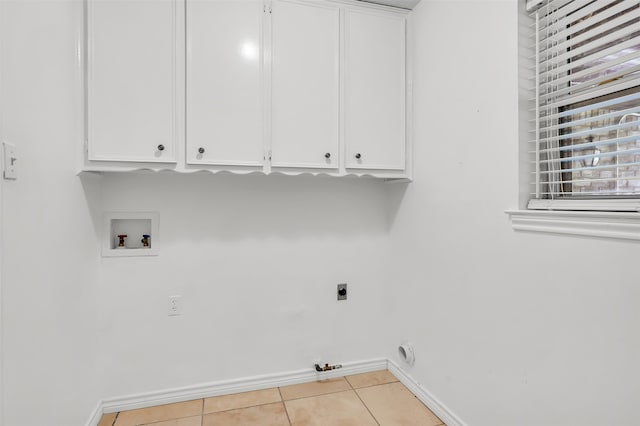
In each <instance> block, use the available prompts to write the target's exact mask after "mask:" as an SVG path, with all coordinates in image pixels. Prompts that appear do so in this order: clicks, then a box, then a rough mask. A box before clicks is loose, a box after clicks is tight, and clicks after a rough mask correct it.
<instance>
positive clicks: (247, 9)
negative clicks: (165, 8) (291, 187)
mask: <svg viewBox="0 0 640 426" xmlns="http://www.w3.org/2000/svg"><path fill="white" fill-rule="evenodd" d="M262 8H263V6H262V1H261V0H187V155H186V158H187V162H188V163H191V164H230V165H247V166H259V165H262V164H263V157H264V146H263V104H264V101H263V99H264V98H263V90H262V16H263V9H262Z"/></svg>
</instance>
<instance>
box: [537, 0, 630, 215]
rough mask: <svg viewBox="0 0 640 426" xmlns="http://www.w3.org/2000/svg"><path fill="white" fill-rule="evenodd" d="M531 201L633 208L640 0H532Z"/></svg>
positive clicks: (546, 205) (544, 205)
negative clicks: (534, 0) (533, 50)
mask: <svg viewBox="0 0 640 426" xmlns="http://www.w3.org/2000/svg"><path fill="white" fill-rule="evenodd" d="M527 9H528V10H529V11H530V13H531V20H532V21H531V23H532V26H531V27H530V28H531V34H532V35H533V38H532V41H531V46H535V60H534V69H532V73H531V74H532V76H533V78H532V83H533V89H534V90H535V96H534V99H533V105H532V111H533V112H534V118H533V120H532V122H531V123H532V125H531V135H532V136H533V137H531V141H530V143H529V149H528V151H529V153H530V160H531V166H532V170H533V173H532V177H533V178H532V181H531V199H530V201H529V208H530V209H551V210H605V211H639V209H640V5H639V3H638V1H637V0H591V1H589V0H544V1H541V2H540V1H538V2H529V3H528V4H527Z"/></svg>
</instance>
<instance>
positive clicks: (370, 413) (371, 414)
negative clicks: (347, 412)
mask: <svg viewBox="0 0 640 426" xmlns="http://www.w3.org/2000/svg"><path fill="white" fill-rule="evenodd" d="M344 379H345V380H346V381H347V383H349V386H351V390H352V391H353V393H355V394H356V397H357V398H358V399H359V400H360V402H361V403H362V405H363V406H364V408H365V409H366V410H367V412H368V413H369V415H370V416H371V418H372V419H373V421H374V422H376V424H377V425H378V426H380V422H379V421H378V419H376V416H374V415H373V413H372V412H371V410H369V407H367V404H365V403H364V401H363V400H362V398H360V395H359V394H358V391H357V390H356V388H354V387H353V385H352V384H351V382H350V381H349V378H348V377H347V376H345V377H344Z"/></svg>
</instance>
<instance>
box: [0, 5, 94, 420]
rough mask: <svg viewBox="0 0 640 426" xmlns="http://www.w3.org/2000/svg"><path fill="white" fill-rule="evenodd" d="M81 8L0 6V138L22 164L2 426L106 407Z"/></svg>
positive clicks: (9, 261)
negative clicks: (86, 159) (87, 179)
mask: <svg viewBox="0 0 640 426" xmlns="http://www.w3.org/2000/svg"><path fill="white" fill-rule="evenodd" d="M80 5H81V2H78V1H63V0H59V1H58V0H47V1H32V0H15V1H10V0H2V1H0V19H1V21H0V39H2V51H1V52H0V53H1V55H2V71H1V73H2V80H1V82H0V84H1V85H0V100H1V102H0V104H1V107H2V112H1V114H0V115H1V116H2V123H0V127H2V129H3V137H4V140H6V141H9V142H12V143H14V144H15V145H16V146H17V153H18V162H17V168H18V180H17V181H3V182H2V186H3V187H2V191H3V198H4V200H3V201H4V203H3V211H2V215H3V216H4V217H3V224H2V225H3V229H2V232H3V234H4V235H3V236H4V238H3V251H4V264H3V271H2V274H3V277H2V278H3V283H2V285H3V288H2V304H3V318H2V322H3V324H2V326H3V334H4V335H3V342H2V343H3V347H2V351H3V357H4V377H3V383H2V385H3V390H4V397H5V401H4V412H3V413H2V415H3V418H4V424H5V425H11V426H40V425H45V424H46V425H55V426H70V425H81V424H84V423H85V421H86V420H87V418H88V417H89V415H90V414H91V412H92V411H93V409H94V407H95V406H96V404H97V402H98V400H99V399H100V397H101V394H100V393H99V391H98V388H97V382H96V380H95V379H96V377H97V374H96V373H95V365H94V360H95V358H96V356H95V340H96V339H95V331H96V318H97V317H96V309H95V308H96V307H95V302H96V301H95V298H94V294H95V274H96V268H97V266H98V245H97V240H96V237H95V235H94V232H93V225H92V221H91V215H90V208H91V205H92V203H93V200H92V198H94V197H96V198H97V202H99V200H100V195H99V193H97V192H96V191H98V190H99V186H98V187H96V188H88V187H89V186H91V185H92V184H91V183H89V184H87V187H86V188H83V186H82V185H81V182H80V180H79V179H78V178H77V177H76V176H75V172H74V167H75V161H76V156H75V153H76V149H77V148H76V147H77V146H78V144H79V143H80V142H81V141H82V126H81V124H82V117H83V113H82V109H81V104H80V100H81V85H80V84H79V81H80V80H79V77H80V69H79V67H78V61H77V50H76V49H77V43H76V40H77V36H78V34H79V31H80V30H81V25H80V24H81V18H82V15H81V8H80V7H79V6H80ZM85 190H87V192H86V194H85Z"/></svg>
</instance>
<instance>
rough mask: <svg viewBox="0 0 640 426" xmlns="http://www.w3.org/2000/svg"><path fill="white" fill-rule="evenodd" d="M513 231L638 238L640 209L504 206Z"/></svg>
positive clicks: (639, 240) (639, 239)
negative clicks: (510, 208)
mask: <svg viewBox="0 0 640 426" xmlns="http://www.w3.org/2000/svg"><path fill="white" fill-rule="evenodd" d="M505 213H507V214H508V215H509V218H510V219H511V226H512V228H513V229H514V230H515V231H529V232H542V233H546V234H560V235H563V234H564V235H574V236H587V237H597V238H607V239H613V240H626V241H633V242H640V213H638V212H635V213H628V212H594V211H566V210H565V211H555V210H507V211H506V212H505Z"/></svg>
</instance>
